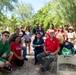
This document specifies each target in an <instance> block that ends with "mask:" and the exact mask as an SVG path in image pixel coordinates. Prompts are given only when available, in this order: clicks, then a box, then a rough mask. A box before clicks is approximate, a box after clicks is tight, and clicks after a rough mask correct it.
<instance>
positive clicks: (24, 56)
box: [22, 46, 26, 58]
mask: <svg viewBox="0 0 76 75" xmlns="http://www.w3.org/2000/svg"><path fill="white" fill-rule="evenodd" d="M22 50H23V58H26V47H25V46H22Z"/></svg>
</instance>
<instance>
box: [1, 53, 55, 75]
mask: <svg viewBox="0 0 76 75" xmlns="http://www.w3.org/2000/svg"><path fill="white" fill-rule="evenodd" d="M27 58H28V61H25V63H24V65H23V67H17V69H15V70H14V71H12V72H10V73H8V72H2V73H3V75H55V74H51V72H50V71H46V72H40V64H39V65H34V54H33V52H32V55H30V56H28V55H27ZM0 75H1V74H0Z"/></svg>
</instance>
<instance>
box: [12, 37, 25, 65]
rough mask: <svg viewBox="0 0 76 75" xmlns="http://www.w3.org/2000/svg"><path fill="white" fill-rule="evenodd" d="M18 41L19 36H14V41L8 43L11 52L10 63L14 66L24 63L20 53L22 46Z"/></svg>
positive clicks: (19, 40) (19, 39)
mask: <svg viewBox="0 0 76 75" xmlns="http://www.w3.org/2000/svg"><path fill="white" fill-rule="evenodd" d="M20 42H21V38H20V36H15V38H14V41H13V42H12V43H11V45H10V48H11V51H12V52H13V58H12V63H13V64H15V65H16V66H23V64H24V59H23V57H22V55H21V51H22V47H21V44H20Z"/></svg>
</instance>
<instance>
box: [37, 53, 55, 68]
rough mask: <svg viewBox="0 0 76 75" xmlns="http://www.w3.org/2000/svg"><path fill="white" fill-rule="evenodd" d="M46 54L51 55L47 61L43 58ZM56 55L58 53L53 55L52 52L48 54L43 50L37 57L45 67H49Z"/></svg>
mask: <svg viewBox="0 0 76 75" xmlns="http://www.w3.org/2000/svg"><path fill="white" fill-rule="evenodd" d="M46 56H49V58H48V59H47V61H44V60H43V58H44V57H46ZM55 57H56V55H51V54H49V55H46V54H45V52H42V53H40V54H38V55H37V59H38V61H39V62H40V63H41V64H42V68H43V69H47V68H48V67H49V65H50V64H51V63H52V61H53V60H54V58H55Z"/></svg>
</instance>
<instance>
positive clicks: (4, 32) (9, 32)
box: [2, 31, 10, 35]
mask: <svg viewBox="0 0 76 75" xmlns="http://www.w3.org/2000/svg"><path fill="white" fill-rule="evenodd" d="M4 33H7V34H10V32H9V31H3V32H2V35H3V34H4Z"/></svg>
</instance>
